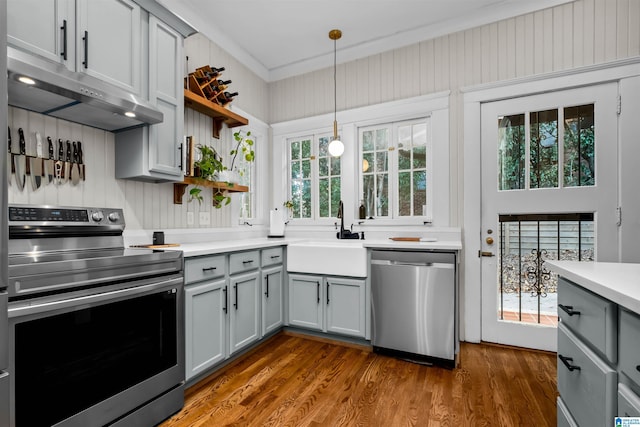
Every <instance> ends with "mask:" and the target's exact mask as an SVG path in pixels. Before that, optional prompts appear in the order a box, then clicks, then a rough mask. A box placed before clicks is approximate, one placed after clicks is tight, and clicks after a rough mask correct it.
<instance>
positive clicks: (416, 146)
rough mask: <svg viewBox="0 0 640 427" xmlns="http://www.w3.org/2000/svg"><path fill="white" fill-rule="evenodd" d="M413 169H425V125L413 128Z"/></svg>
mask: <svg viewBox="0 0 640 427" xmlns="http://www.w3.org/2000/svg"><path fill="white" fill-rule="evenodd" d="M412 145H413V168H414V169H422V168H426V167H427V124H426V123H420V124H417V125H414V126H413V144H412Z"/></svg>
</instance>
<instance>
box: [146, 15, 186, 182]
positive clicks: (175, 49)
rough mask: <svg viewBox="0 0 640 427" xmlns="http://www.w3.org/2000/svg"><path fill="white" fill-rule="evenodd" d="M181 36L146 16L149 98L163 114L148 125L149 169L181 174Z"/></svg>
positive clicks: (182, 124)
mask: <svg viewBox="0 0 640 427" xmlns="http://www.w3.org/2000/svg"><path fill="white" fill-rule="evenodd" d="M182 51H183V41H182V36H181V35H180V34H178V33H177V32H176V31H174V30H173V29H171V28H170V27H169V26H168V25H166V24H164V23H163V22H162V21H160V20H158V19H157V18H156V17H154V16H150V17H149V101H150V102H151V103H152V104H153V105H155V106H156V107H158V109H159V110H160V111H162V114H163V115H164V120H163V122H162V123H158V124H156V125H152V126H151V127H150V129H149V170H152V171H155V172H162V173H166V174H172V175H175V176H182V168H181V163H182V158H181V157H182V151H181V150H180V147H181V144H182V140H183V127H184V92H183V89H182V86H183V84H182V74H183V68H184V67H183V64H184V56H183V53H182Z"/></svg>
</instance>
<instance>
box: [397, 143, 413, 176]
mask: <svg viewBox="0 0 640 427" xmlns="http://www.w3.org/2000/svg"><path fill="white" fill-rule="evenodd" d="M398 169H399V170H407V169H411V140H409V142H406V143H402V142H400V143H398Z"/></svg>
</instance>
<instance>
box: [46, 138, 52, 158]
mask: <svg viewBox="0 0 640 427" xmlns="http://www.w3.org/2000/svg"><path fill="white" fill-rule="evenodd" d="M47 142H48V143H49V159H53V141H52V140H51V137H50V136H48V137H47Z"/></svg>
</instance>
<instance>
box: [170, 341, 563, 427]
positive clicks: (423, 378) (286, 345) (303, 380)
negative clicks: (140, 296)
mask: <svg viewBox="0 0 640 427" xmlns="http://www.w3.org/2000/svg"><path fill="white" fill-rule="evenodd" d="M460 356H461V367H460V368H457V369H454V370H447V369H443V368H437V367H428V366H421V365H418V364H414V363H410V362H405V361H402V360H398V359H395V358H391V357H386V356H380V355H377V354H374V353H371V352H370V351H369V350H368V349H366V348H364V347H356V346H343V345H340V344H336V343H332V342H323V341H317V340H313V339H308V338H305V337H301V336H296V335H290V334H284V333H280V334H278V335H276V336H275V337H273V338H271V339H270V340H269V341H267V342H265V343H264V344H263V345H261V346H260V347H258V348H257V349H255V350H254V351H253V352H251V353H249V354H247V355H246V356H244V357H242V358H241V359H239V360H237V361H235V362H233V363H231V364H230V365H229V366H227V367H225V368H223V369H221V370H220V371H218V372H216V373H214V374H213V375H212V376H211V377H209V378H207V379H206V380H204V381H201V382H200V383H198V384H196V385H195V386H193V387H191V388H189V389H188V390H187V393H186V397H185V400H186V401H185V406H184V408H183V410H182V411H181V412H180V413H178V414H176V415H175V416H173V417H172V418H170V419H169V420H167V421H166V422H164V423H163V424H161V426H162V427H173V426H291V427H297V426H365V427H367V426H385V427H394V426H555V425H556V396H557V392H556V357H555V354H553V353H543V352H535V351H527V350H520V349H515V348H509V347H502V346H492V345H484V344H468V343H462V346H461V354H460Z"/></svg>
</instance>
